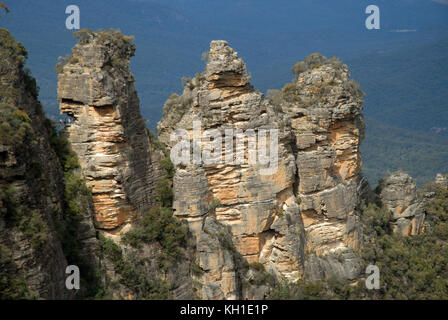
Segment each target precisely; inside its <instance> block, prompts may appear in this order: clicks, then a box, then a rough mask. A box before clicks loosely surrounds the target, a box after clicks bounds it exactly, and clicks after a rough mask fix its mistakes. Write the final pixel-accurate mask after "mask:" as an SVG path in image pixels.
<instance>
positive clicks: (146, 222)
mask: <svg viewBox="0 0 448 320" xmlns="http://www.w3.org/2000/svg"><path fill="white" fill-rule="evenodd" d="M187 231H188V229H187V227H185V226H184V225H183V224H182V223H181V222H180V221H179V220H178V219H177V218H175V217H174V216H173V212H172V210H171V209H170V208H163V207H159V206H154V207H152V208H151V209H150V210H149V212H147V213H146V214H144V215H143V216H142V217H140V219H138V220H137V221H136V222H135V224H134V226H133V228H132V229H131V230H130V231H128V232H127V233H126V234H125V235H124V236H123V239H122V241H123V243H125V244H129V245H131V246H133V247H136V248H138V247H139V246H140V245H141V243H151V242H153V241H158V242H159V243H160V245H161V246H162V249H163V256H164V258H166V259H168V260H171V261H176V260H178V259H179V258H181V257H182V251H181V250H180V248H182V247H185V245H186V241H187Z"/></svg>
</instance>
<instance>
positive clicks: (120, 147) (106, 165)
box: [58, 31, 154, 230]
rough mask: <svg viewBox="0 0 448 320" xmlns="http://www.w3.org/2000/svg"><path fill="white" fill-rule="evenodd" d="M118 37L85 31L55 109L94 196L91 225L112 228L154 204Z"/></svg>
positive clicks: (129, 51)
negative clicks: (64, 122)
mask: <svg viewBox="0 0 448 320" xmlns="http://www.w3.org/2000/svg"><path fill="white" fill-rule="evenodd" d="M134 50H135V46H134V45H133V44H132V43H131V42H130V41H129V39H128V38H127V37H125V36H123V35H121V33H119V32H118V33H115V32H109V31H104V32H99V33H86V34H84V35H83V36H82V37H81V39H80V40H79V41H78V43H77V44H76V45H75V47H74V48H73V52H72V56H71V59H70V60H69V61H68V62H67V63H66V64H65V65H64V66H63V68H62V70H61V73H59V75H58V97H59V100H60V111H61V113H64V114H66V115H68V116H69V119H68V125H67V126H66V131H67V133H68V137H69V141H70V143H71V145H72V148H73V150H74V151H75V152H76V154H77V155H78V158H79V162H80V165H81V167H82V171H83V175H84V176H85V178H86V181H87V186H88V187H90V188H91V190H92V195H93V203H94V211H95V224H96V226H97V227H98V228H101V229H105V230H113V229H117V228H119V227H121V226H123V224H125V223H126V222H129V221H130V220H132V219H133V217H134V216H135V214H136V212H138V211H142V210H147V209H149V207H150V205H151V204H152V202H153V199H154V197H153V196H152V191H153V184H154V183H153V181H154V179H153V177H152V175H153V170H152V167H151V151H150V144H149V140H148V136H147V132H146V128H145V123H144V120H143V119H142V117H141V115H140V109H139V100H138V97H137V93H136V91H135V89H134V77H133V76H132V74H131V72H130V70H129V59H130V57H131V56H132V55H133V54H134Z"/></svg>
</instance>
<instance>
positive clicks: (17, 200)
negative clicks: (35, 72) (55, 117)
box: [0, 29, 73, 299]
mask: <svg viewBox="0 0 448 320" xmlns="http://www.w3.org/2000/svg"><path fill="white" fill-rule="evenodd" d="M26 56H27V52H26V50H25V48H24V47H23V46H22V45H21V44H20V43H18V42H16V41H15V40H14V39H13V37H12V36H11V35H10V34H9V33H8V32H7V31H6V30H5V29H1V30H0V279H1V285H0V295H3V294H6V296H2V297H1V298H8V299H11V298H20V297H22V298H24V297H27V298H32V297H34V298H46V299H67V298H71V297H73V294H72V292H70V291H68V290H67V289H66V287H65V268H66V266H67V260H66V257H65V255H64V252H63V250H62V246H61V243H60V241H59V238H58V236H57V233H56V223H58V222H59V223H61V220H62V218H63V217H62V216H63V212H62V203H63V195H64V194H63V190H64V185H63V181H64V178H63V172H62V169H61V166H60V164H59V161H58V158H57V157H56V154H55V152H54V151H53V149H52V148H51V146H50V141H49V140H50V137H49V133H48V127H47V125H48V122H47V120H46V118H45V116H44V113H43V110H42V106H41V105H40V103H39V102H38V101H37V90H36V83H35V80H34V79H33V78H32V77H31V76H30V75H29V74H28V73H27V72H26V71H24V70H23V64H24V61H25V59H26ZM61 191H62V192H61Z"/></svg>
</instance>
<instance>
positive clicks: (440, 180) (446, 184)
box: [434, 173, 448, 189]
mask: <svg viewBox="0 0 448 320" xmlns="http://www.w3.org/2000/svg"><path fill="white" fill-rule="evenodd" d="M434 182H435V183H436V184H437V185H439V186H441V187H442V188H445V189H447V188H448V176H447V175H443V174H441V173H438V174H437V175H436V179H435V181H434Z"/></svg>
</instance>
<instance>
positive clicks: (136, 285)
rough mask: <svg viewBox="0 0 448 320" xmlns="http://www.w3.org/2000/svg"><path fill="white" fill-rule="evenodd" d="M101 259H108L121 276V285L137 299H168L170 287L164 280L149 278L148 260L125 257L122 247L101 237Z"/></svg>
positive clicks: (135, 255) (130, 256)
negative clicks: (128, 289)
mask: <svg viewBox="0 0 448 320" xmlns="http://www.w3.org/2000/svg"><path fill="white" fill-rule="evenodd" d="M99 244H100V250H101V252H100V253H101V257H102V258H105V257H107V258H108V259H109V260H110V261H111V262H112V263H113V264H114V269H115V271H116V272H117V273H118V274H120V276H121V277H120V283H121V284H122V285H124V286H126V287H127V288H130V289H132V291H133V292H134V293H135V294H136V298H137V299H168V298H169V297H170V296H169V289H170V286H169V285H168V284H167V283H166V282H165V281H163V280H160V279H155V278H151V277H148V274H147V272H146V269H147V266H146V262H147V261H146V259H141V258H139V257H138V255H137V254H135V253H134V254H128V255H127V256H126V257H124V255H123V253H122V250H121V249H120V247H119V246H118V245H117V244H116V243H115V242H114V241H113V240H111V239H108V238H106V237H104V236H103V235H102V234H100V235H99Z"/></svg>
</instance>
